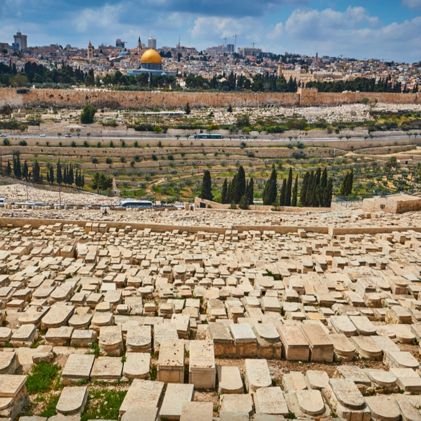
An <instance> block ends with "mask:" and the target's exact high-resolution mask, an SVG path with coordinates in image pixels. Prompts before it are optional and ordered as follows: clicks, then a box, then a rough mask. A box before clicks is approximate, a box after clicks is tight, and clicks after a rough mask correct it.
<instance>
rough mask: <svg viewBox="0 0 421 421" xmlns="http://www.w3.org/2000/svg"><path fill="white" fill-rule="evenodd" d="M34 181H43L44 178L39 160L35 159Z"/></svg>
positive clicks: (33, 165) (33, 168) (33, 167)
mask: <svg viewBox="0 0 421 421" xmlns="http://www.w3.org/2000/svg"><path fill="white" fill-rule="evenodd" d="M32 181H33V182H34V183H37V184H39V183H41V181H42V178H41V168H40V166H39V163H38V161H34V163H33V164H32Z"/></svg>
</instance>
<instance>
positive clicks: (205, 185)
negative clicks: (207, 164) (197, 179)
mask: <svg viewBox="0 0 421 421" xmlns="http://www.w3.org/2000/svg"><path fill="white" fill-rule="evenodd" d="M200 197H201V198H202V199H206V200H212V199H213V195H212V179H211V175H210V172H209V171H208V170H205V171H204V172H203V179H202V190H201V192H200Z"/></svg>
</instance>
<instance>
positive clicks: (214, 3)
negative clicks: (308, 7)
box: [148, 0, 309, 17]
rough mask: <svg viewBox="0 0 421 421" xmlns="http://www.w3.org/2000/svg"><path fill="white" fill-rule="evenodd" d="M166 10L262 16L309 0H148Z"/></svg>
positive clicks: (207, 14)
mask: <svg viewBox="0 0 421 421" xmlns="http://www.w3.org/2000/svg"><path fill="white" fill-rule="evenodd" d="M148 1H149V2H151V3H152V4H155V5H156V4H157V2H158V4H159V6H160V7H161V8H165V9H167V10H172V11H177V12H183V13H191V14H196V15H205V16H228V17H243V16H262V15H263V14H265V13H266V12H268V11H270V10H274V9H279V8H280V7H282V6H285V5H295V6H299V5H303V4H307V3H308V1H309V0H229V1H227V0H156V1H155V0H148Z"/></svg>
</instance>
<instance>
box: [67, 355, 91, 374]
mask: <svg viewBox="0 0 421 421" xmlns="http://www.w3.org/2000/svg"><path fill="white" fill-rule="evenodd" d="M94 360H95V356H94V355H88V354H70V355H69V357H68V358H67V361H66V364H65V365H64V368H63V372H62V376H63V378H68V379H72V380H74V379H83V380H87V379H89V376H90V375H91V370H92V366H93V364H94Z"/></svg>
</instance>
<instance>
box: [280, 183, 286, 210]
mask: <svg viewBox="0 0 421 421" xmlns="http://www.w3.org/2000/svg"><path fill="white" fill-rule="evenodd" d="M286 200H287V180H286V179H285V178H284V179H283V180H282V186H281V194H280V198H279V205H280V206H286Z"/></svg>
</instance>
